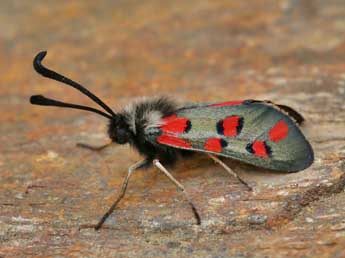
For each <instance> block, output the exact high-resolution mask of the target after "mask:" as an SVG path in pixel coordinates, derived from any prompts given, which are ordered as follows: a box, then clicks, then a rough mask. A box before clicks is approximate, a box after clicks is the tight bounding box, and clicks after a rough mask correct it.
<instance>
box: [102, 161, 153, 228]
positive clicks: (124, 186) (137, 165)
mask: <svg viewBox="0 0 345 258" xmlns="http://www.w3.org/2000/svg"><path fill="white" fill-rule="evenodd" d="M149 162H150V161H149V160H148V159H144V160H141V161H139V162H137V163H135V164H133V165H132V166H130V167H129V168H128V173H127V176H126V178H125V180H124V181H123V183H122V187H121V191H120V194H119V196H118V197H117V199H116V200H115V202H114V203H113V205H111V207H110V208H109V210H108V211H107V212H106V213H105V214H104V215H103V217H102V218H101V220H100V221H99V222H98V224H97V225H96V227H95V229H96V230H98V229H100V228H101V227H102V225H103V223H104V222H105V221H106V219H107V218H108V217H109V216H110V215H111V214H112V213H113V211H114V210H115V208H116V206H117V204H118V203H119V202H120V201H121V199H122V198H123V197H124V196H125V193H126V190H127V185H128V181H129V178H130V177H131V175H132V173H133V172H134V171H135V170H137V169H139V168H142V167H144V166H146V165H147V164H149Z"/></svg>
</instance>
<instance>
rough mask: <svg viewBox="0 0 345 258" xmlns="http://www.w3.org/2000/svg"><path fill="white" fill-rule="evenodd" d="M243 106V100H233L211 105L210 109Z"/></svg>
mask: <svg viewBox="0 0 345 258" xmlns="http://www.w3.org/2000/svg"><path fill="white" fill-rule="evenodd" d="M241 104H243V100H233V101H227V102H222V103H216V104H211V105H210V107H226V106H236V105H241Z"/></svg>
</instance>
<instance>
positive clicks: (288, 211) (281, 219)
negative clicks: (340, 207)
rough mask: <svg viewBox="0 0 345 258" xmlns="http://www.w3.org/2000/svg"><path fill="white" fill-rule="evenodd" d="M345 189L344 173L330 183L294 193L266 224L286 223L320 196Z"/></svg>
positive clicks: (326, 195)
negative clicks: (334, 181)
mask: <svg viewBox="0 0 345 258" xmlns="http://www.w3.org/2000/svg"><path fill="white" fill-rule="evenodd" d="M344 189H345V173H344V174H342V175H341V176H340V177H339V179H338V181H337V182H336V183H334V184H332V185H330V186H329V185H318V186H316V187H314V188H311V189H309V190H307V191H306V192H304V193H301V194H296V195H294V196H292V197H290V198H289V199H288V200H287V203H286V205H285V207H284V208H283V210H282V211H281V212H279V214H277V215H276V216H273V218H271V219H269V221H268V223H267V225H268V226H269V227H270V228H275V227H279V226H282V225H285V224H287V223H288V222H290V221H292V220H293V219H295V217H296V216H297V215H298V214H299V213H300V212H301V211H302V210H303V209H304V207H306V206H308V205H310V204H311V203H312V202H315V201H318V200H320V199H321V198H325V197H329V196H331V195H332V194H337V193H340V192H342V191H343V190H344Z"/></svg>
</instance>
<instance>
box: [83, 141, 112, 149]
mask: <svg viewBox="0 0 345 258" xmlns="http://www.w3.org/2000/svg"><path fill="white" fill-rule="evenodd" d="M111 144H112V142H109V143H107V144H104V145H102V146H92V145H88V144H85V143H80V142H79V143H77V147H80V148H84V149H88V150H92V151H101V150H103V149H105V148H107V147H108V146H110V145H111Z"/></svg>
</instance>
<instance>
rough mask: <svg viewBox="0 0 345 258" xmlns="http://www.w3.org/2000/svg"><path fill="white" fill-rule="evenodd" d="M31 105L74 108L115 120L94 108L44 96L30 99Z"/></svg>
mask: <svg viewBox="0 0 345 258" xmlns="http://www.w3.org/2000/svg"><path fill="white" fill-rule="evenodd" d="M30 103H31V104H34V105H41V106H55V107H66V108H73V109H81V110H86V111H90V112H94V113H97V114H100V115H101V116H104V117H106V118H109V119H113V118H114V117H112V116H111V115H109V114H107V113H105V112H103V111H100V110H98V109H95V108H92V107H87V106H82V105H76V104H71V103H66V102H61V101H57V100H54V99H49V98H46V97H44V96H42V95H34V96H31V97H30Z"/></svg>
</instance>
